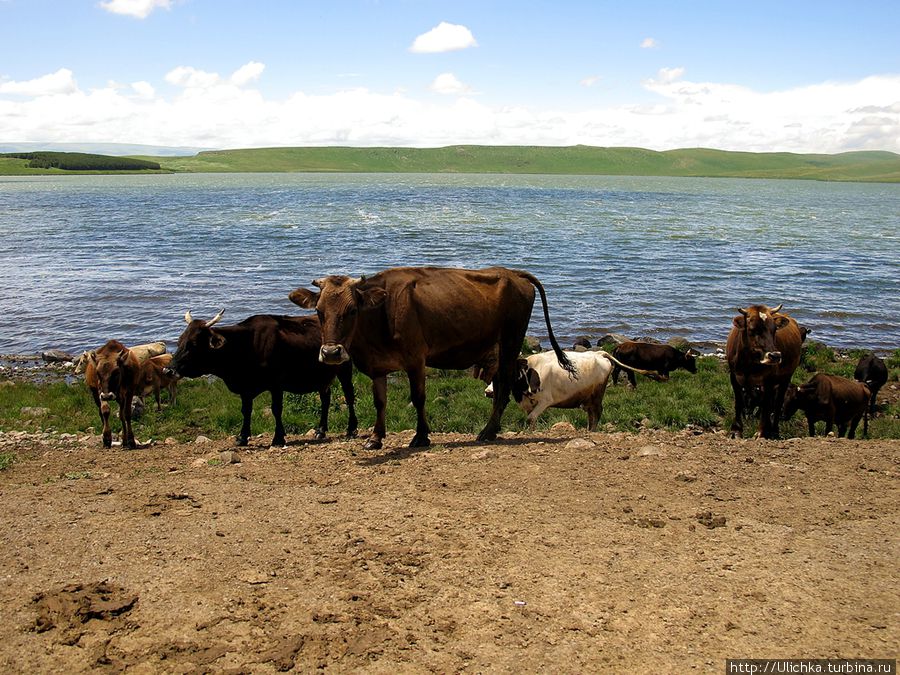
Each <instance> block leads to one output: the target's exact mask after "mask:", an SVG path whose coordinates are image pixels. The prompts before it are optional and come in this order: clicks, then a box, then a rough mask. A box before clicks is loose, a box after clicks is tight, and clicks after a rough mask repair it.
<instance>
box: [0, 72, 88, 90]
mask: <svg viewBox="0 0 900 675" xmlns="http://www.w3.org/2000/svg"><path fill="white" fill-rule="evenodd" d="M77 89H78V84H76V82H75V78H74V77H73V75H72V71H71V70H69V69H68V68H60V69H59V70H57V71H56V72H55V73H50V74H49V75H43V76H41V77H38V78H35V79H33V80H27V81H25V82H15V81H12V80H9V81H5V82H4V81H0V94H21V95H22V96H49V95H51V94H69V93H72V92H73V91H76V90H77Z"/></svg>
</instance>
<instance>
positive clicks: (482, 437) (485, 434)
mask: <svg viewBox="0 0 900 675" xmlns="http://www.w3.org/2000/svg"><path fill="white" fill-rule="evenodd" d="M477 440H478V442H479V443H484V442H489V441H496V440H497V432H496V431H482V432H481V433H480V434H478V436H477Z"/></svg>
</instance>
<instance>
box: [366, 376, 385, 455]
mask: <svg viewBox="0 0 900 675" xmlns="http://www.w3.org/2000/svg"><path fill="white" fill-rule="evenodd" d="M372 402H373V403H374V404H375V427H374V428H373V429H372V435H371V436H370V437H369V440H368V441H367V442H366V450H381V445H382V441H383V440H384V434H385V423H384V413H385V409H386V408H387V375H381V376H379V377H373V378H372Z"/></svg>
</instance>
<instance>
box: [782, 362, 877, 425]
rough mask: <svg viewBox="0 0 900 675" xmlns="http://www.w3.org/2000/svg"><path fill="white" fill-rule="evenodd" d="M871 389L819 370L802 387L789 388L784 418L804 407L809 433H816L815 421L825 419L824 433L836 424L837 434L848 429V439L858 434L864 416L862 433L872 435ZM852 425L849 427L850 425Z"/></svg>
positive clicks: (785, 399)
mask: <svg viewBox="0 0 900 675" xmlns="http://www.w3.org/2000/svg"><path fill="white" fill-rule="evenodd" d="M869 397H870V392H869V388H868V387H867V386H866V385H865V384H863V383H862V382H856V381H855V380H850V379H847V378H846V377H840V376H839V375H826V374H825V373H816V374H815V375H813V376H812V377H811V378H810V379H809V380H808V381H806V382H805V383H803V384H801V385H800V386H799V387H797V386H796V385H791V386H790V387H788V390H787V393H786V395H785V397H784V419H786V420H788V419H790V418H791V417H793V415H794V413H795V412H797V411H798V410H802V411H803V412H804V413H806V421H807V423H808V424H809V435H810V436H815V435H816V422H818V421H820V420H821V421H824V422H825V435H826V436H827V435H828V434H829V433H831V428H832V426H833V425H834V424H837V428H838V436H843V435H844V432H845V431H846V432H847V438H853V437H854V436H855V435H856V427H857V426H858V425H859V420H860V418H863V420H864V422H863V435H864V436H868V434H869V414H868V408H869ZM848 425H849V428H848Z"/></svg>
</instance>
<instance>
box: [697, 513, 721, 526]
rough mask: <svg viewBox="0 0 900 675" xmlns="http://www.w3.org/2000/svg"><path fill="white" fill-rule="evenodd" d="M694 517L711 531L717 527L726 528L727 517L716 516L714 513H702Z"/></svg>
mask: <svg viewBox="0 0 900 675" xmlns="http://www.w3.org/2000/svg"><path fill="white" fill-rule="evenodd" d="M694 517H695V518H696V519H697V521H698V522H699V523H700V524H701V525H705V526H706V527H708V528H709V529H710V530H711V529H713V528H715V527H725V522H726V521H725V516H716V515H714V514H713V512H712V511H702V512H701V513H698V514H697V515H696V516H694Z"/></svg>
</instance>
